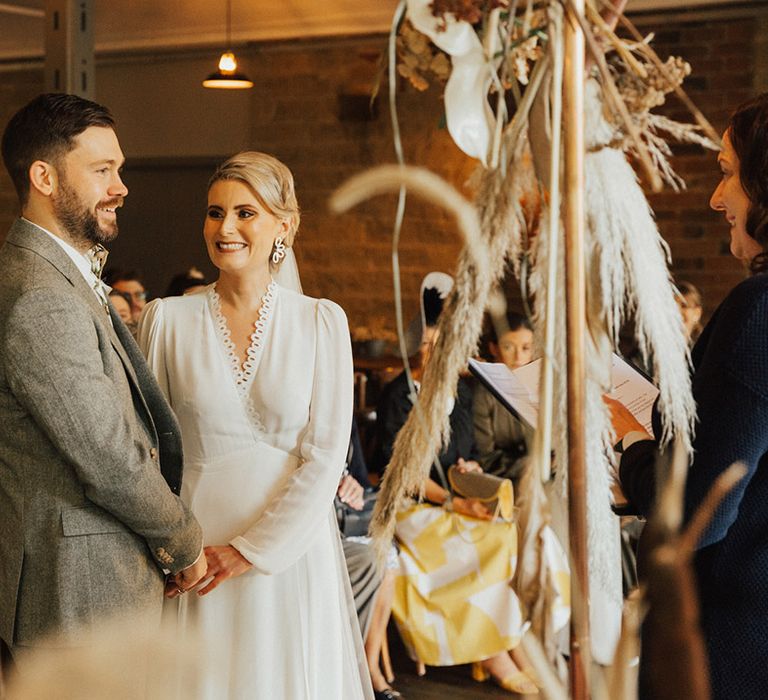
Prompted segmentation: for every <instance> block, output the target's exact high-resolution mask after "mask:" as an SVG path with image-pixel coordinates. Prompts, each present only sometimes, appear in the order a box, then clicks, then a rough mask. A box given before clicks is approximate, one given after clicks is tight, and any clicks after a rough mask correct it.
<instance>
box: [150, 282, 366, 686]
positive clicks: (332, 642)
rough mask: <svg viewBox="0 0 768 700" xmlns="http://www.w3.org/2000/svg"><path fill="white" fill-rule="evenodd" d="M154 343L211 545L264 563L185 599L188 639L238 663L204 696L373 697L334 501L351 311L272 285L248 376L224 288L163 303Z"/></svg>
mask: <svg viewBox="0 0 768 700" xmlns="http://www.w3.org/2000/svg"><path fill="white" fill-rule="evenodd" d="M139 343H140V345H141V346H142V349H143V350H144V353H145V355H146V356H147V358H148V360H149V363H150V365H151V366H152V368H153V370H154V372H155V374H156V375H157V377H158V380H159V382H160V386H161V387H162V388H163V391H164V392H165V394H166V396H167V398H168V400H169V401H170V403H171V405H172V407H173V409H174V411H175V412H176V415H177V416H178V419H179V422H180V424H181V432H182V441H183V445H184V480H183V487H182V498H183V499H184V500H185V501H186V502H187V503H188V504H189V505H190V506H191V508H192V510H193V511H194V513H195V515H196V516H197V518H198V520H199V521H200V523H201V525H202V527H203V532H204V539H205V544H206V545H223V544H227V543H229V544H232V545H233V546H234V547H236V548H237V549H238V550H239V551H240V553H241V554H242V555H243V556H244V557H246V558H247V559H248V560H249V561H250V562H251V563H252V564H253V567H254V568H253V569H251V570H250V571H248V572H247V573H245V574H243V575H242V576H239V577H236V578H233V579H229V580H226V581H224V582H223V583H222V584H221V585H220V586H219V587H218V588H216V589H215V590H213V591H212V592H211V593H209V594H207V595H205V596H203V597H199V596H197V595H195V594H189V595H187V596H183V597H182V598H181V599H180V602H176V601H174V603H173V605H174V606H179V611H178V621H179V625H180V626H181V627H183V628H184V629H180V630H178V633H179V634H180V635H190V634H194V633H199V634H200V635H202V639H203V640H204V642H205V646H206V648H208V649H210V650H212V651H215V652H216V654H217V658H220V659H221V658H223V659H224V660H225V668H224V670H223V672H222V668H221V662H212V663H213V664H215V666H216V669H215V672H212V673H210V674H209V673H206V672H205V671H203V672H202V673H201V674H200V676H201V680H200V681H199V683H198V686H199V687H197V688H195V690H194V692H193V697H194V699H195V700H198V699H200V700H203V699H205V700H227V699H229V700H245V699H246V698H247V699H248V700H262V699H263V700H347V699H348V698H349V699H350V700H352V699H355V700H356V699H357V698H371V697H372V691H371V689H370V679H369V675H368V670H367V667H366V664H365V661H364V656H363V652H362V641H361V639H360V632H359V627H358V624H357V620H356V617H355V608H354V605H353V603H352V597H351V590H350V588H349V579H348V576H347V573H346V568H345V565H344V559H343V554H342V551H341V544H340V539H339V532H338V527H337V525H336V519H335V515H334V511H333V506H332V504H333V497H334V494H335V492H336V489H337V486H338V483H339V479H340V478H341V473H342V470H343V467H344V458H345V455H346V452H347V447H348V443H349V435H350V426H351V417H352V355H351V350H350V342H349V330H348V326H347V321H346V317H345V315H344V312H343V311H342V310H341V308H340V307H338V306H337V305H336V304H334V303H332V302H330V301H327V300H316V299H311V298H309V297H306V296H303V295H301V294H298V293H297V292H294V291H292V290H289V289H285V288H283V287H280V286H278V285H277V284H276V283H275V282H272V284H271V285H270V287H269V289H268V291H267V294H266V295H265V297H264V300H263V304H262V309H261V312H260V314H259V319H258V320H257V322H256V329H255V332H254V334H253V336H252V342H251V346H250V348H249V350H248V360H247V362H246V363H245V365H244V366H242V367H241V366H240V363H239V361H238V358H237V357H236V356H235V351H234V346H233V344H232V342H231V340H230V338H229V331H228V329H227V327H226V321H225V319H224V317H223V315H222V314H221V311H220V306H219V297H218V295H217V293H216V291H215V285H210V286H209V287H206V288H205V289H204V290H202V291H200V292H198V293H197V294H192V295H189V296H184V297H171V298H168V299H164V300H159V299H158V300H156V301H154V302H152V303H150V304H148V305H147V307H146V310H145V313H144V316H143V317H142V322H141V326H140V330H139Z"/></svg>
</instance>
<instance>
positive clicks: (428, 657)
mask: <svg viewBox="0 0 768 700" xmlns="http://www.w3.org/2000/svg"><path fill="white" fill-rule="evenodd" d="M395 533H396V536H397V541H398V544H399V546H400V556H399V560H400V571H399V573H398V575H397V577H396V579H395V599H394V603H393V607H392V613H393V615H394V617H395V620H396V622H397V625H398V627H399V629H400V634H401V635H402V637H403V640H404V642H405V644H406V646H408V647H409V651H410V653H411V655H412V656H413V657H414V658H415V659H418V660H419V661H422V662H423V663H425V664H427V665H429V666H451V665H454V664H463V663H469V662H471V661H480V660H482V659H486V658H489V657H491V656H493V655H495V654H498V653H499V652H501V651H505V650H507V649H513V648H514V647H515V646H517V644H518V643H519V642H520V636H521V630H522V626H523V617H522V613H521V609H520V603H519V601H518V598H517V596H516V595H515V592H514V591H513V590H512V588H511V586H510V584H511V581H512V577H513V575H514V573H515V566H516V564H517V527H516V525H515V524H514V523H508V522H503V521H494V522H487V521H482V520H476V519H474V518H468V517H466V516H463V515H459V514H457V513H451V512H448V511H446V510H444V509H443V508H440V507H437V506H432V505H427V504H422V505H415V506H413V507H411V508H409V509H407V510H405V511H402V512H400V513H399V514H398V521H397V528H396V530H395Z"/></svg>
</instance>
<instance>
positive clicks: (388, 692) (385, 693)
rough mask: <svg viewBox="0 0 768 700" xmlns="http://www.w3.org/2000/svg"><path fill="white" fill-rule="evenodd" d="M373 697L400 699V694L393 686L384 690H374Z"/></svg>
mask: <svg viewBox="0 0 768 700" xmlns="http://www.w3.org/2000/svg"><path fill="white" fill-rule="evenodd" d="M373 697H374V698H375V700H397V699H398V698H400V699H401V700H402V697H403V696H402V695H400V693H398V692H397V691H396V690H395V689H394V688H384V690H374V691H373Z"/></svg>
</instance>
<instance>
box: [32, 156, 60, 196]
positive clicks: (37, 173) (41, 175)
mask: <svg viewBox="0 0 768 700" xmlns="http://www.w3.org/2000/svg"><path fill="white" fill-rule="evenodd" d="M57 182H58V174H57V172H56V168H54V167H53V166H52V165H51V164H50V163H47V162H46V161H44V160H36V161H35V162H34V163H32V165H30V166H29V185H30V187H31V188H33V189H35V190H37V191H38V192H39V193H40V194H42V195H43V196H44V197H50V196H51V195H52V194H53V191H54V189H55V188H56V184H57Z"/></svg>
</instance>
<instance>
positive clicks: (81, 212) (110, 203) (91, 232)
mask: <svg viewBox="0 0 768 700" xmlns="http://www.w3.org/2000/svg"><path fill="white" fill-rule="evenodd" d="M122 203H123V198H122V197H116V198H114V199H109V200H104V201H102V202H99V204H98V206H99V207H108V208H112V207H117V206H120V205H121V204H122ZM53 213H54V215H55V216H56V219H57V220H58V222H59V225H60V226H61V228H62V229H64V231H66V232H67V234H68V235H69V237H70V238H71V239H72V240H73V241H74V242H80V241H87V242H89V243H101V244H102V245H106V244H107V243H111V242H112V241H114V240H115V238H117V221H115V222H114V223H113V224H109V225H108V228H103V227H102V226H100V225H99V220H98V218H97V215H96V212H95V211H89V210H88V207H87V206H86V205H85V204H83V203H82V202H81V201H80V199H79V198H78V196H77V192H75V190H74V189H73V188H71V187H70V186H69V184H68V183H67V182H66V180H64V179H62V180H61V181H60V182H59V192H58V194H57V195H56V197H55V198H54V200H53Z"/></svg>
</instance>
